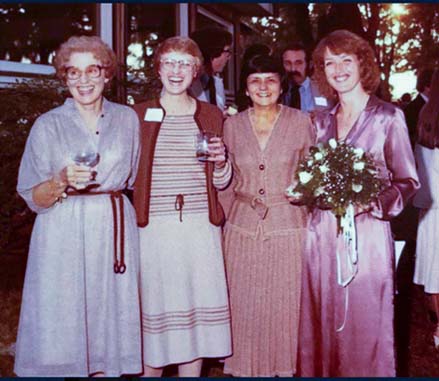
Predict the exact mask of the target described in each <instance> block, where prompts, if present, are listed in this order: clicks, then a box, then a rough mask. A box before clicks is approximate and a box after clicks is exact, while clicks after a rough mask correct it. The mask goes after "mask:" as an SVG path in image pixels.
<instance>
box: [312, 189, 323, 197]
mask: <svg viewBox="0 0 439 381" xmlns="http://www.w3.org/2000/svg"><path fill="white" fill-rule="evenodd" d="M323 193H325V189H324V188H323V187H318V188H317V189H316V190H315V191H314V196H316V197H318V196H320V195H321V194H323Z"/></svg>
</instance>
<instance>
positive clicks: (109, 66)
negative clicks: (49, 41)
mask: <svg viewBox="0 0 439 381" xmlns="http://www.w3.org/2000/svg"><path fill="white" fill-rule="evenodd" d="M72 53H92V54H93V56H94V57H95V58H96V59H97V60H99V61H101V63H102V66H104V67H105V77H106V78H108V79H111V78H113V77H114V75H115V73H116V68H117V61H116V54H115V53H114V52H113V50H112V49H111V48H110V47H109V46H108V45H107V44H106V43H105V42H104V41H102V39H101V38H100V37H97V36H73V37H70V38H69V39H68V40H67V41H66V42H64V43H62V44H61V46H60V47H59V48H58V50H57V51H56V55H55V59H54V61H53V65H54V66H55V70H56V75H57V76H58V78H60V79H64V78H65V73H66V67H67V62H69V60H70V56H71V55H72Z"/></svg>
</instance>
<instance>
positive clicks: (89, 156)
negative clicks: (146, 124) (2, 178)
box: [15, 36, 142, 377]
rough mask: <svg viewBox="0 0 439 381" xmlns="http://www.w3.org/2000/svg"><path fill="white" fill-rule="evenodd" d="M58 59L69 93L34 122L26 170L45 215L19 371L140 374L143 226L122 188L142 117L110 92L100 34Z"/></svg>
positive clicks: (109, 54) (34, 251) (132, 165)
mask: <svg viewBox="0 0 439 381" xmlns="http://www.w3.org/2000/svg"><path fill="white" fill-rule="evenodd" d="M54 64H55V68H56V73H57V75H58V77H60V78H61V79H62V80H63V81H64V82H65V84H66V85H67V87H68V90H69V92H70V95H71V98H68V99H67V100H66V101H65V103H64V104H63V105H62V106H60V107H57V108H55V109H54V110H51V111H49V112H47V113H45V114H43V115H41V116H40V117H39V118H38V119H37V120H36V122H35V124H34V126H33V127H32V129H31V132H30V134H29V137H28V140H27V143H26V148H25V151H24V154H23V158H22V161H21V166H20V171H19V176H18V186H17V190H18V192H19V194H20V195H21V196H22V197H23V198H24V200H25V201H26V202H27V204H28V206H29V207H30V208H31V209H32V210H33V211H34V212H36V213H37V218H36V220H35V225H34V229H33V232H32V238H31V243H30V249H29V258H28V263H27V270H26V279H25V284H24V291H23V302H22V307H21V315H20V323H19V327H18V337H17V349H16V358H15V373H16V374H17V375H19V376H25V377H29V376H32V377H33V376H58V377H61V376H80V377H85V376H89V375H98V374H104V375H105V376H120V375H122V374H135V373H140V372H141V371H142V362H141V329H140V327H141V322H140V311H139V309H140V306H139V294H138V273H139V247H138V231H137V227H136V220H135V212H134V208H133V207H132V205H131V204H130V202H129V201H128V199H127V198H126V196H124V195H123V194H122V190H123V189H124V188H126V187H129V186H131V185H132V184H133V182H134V178H135V175H136V169H137V159H138V141H139V140H138V139H139V121H138V118H137V116H136V114H135V112H134V111H133V110H131V109H130V108H128V107H127V106H122V105H119V104H115V103H112V102H109V101H107V100H106V99H105V98H104V97H103V91H104V88H105V85H106V84H107V83H109V82H110V80H111V78H112V77H113V75H114V72H115V69H116V59H115V55H114V53H113V51H112V50H111V49H110V48H109V47H108V46H107V45H106V44H105V43H104V42H103V41H102V40H101V39H100V38H98V37H86V36H81V37H71V38H70V39H69V40H68V41H67V42H65V43H63V44H62V45H61V47H60V48H59V50H58V51H57V53H56V57H55V62H54Z"/></svg>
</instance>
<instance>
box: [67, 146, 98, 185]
mask: <svg viewBox="0 0 439 381" xmlns="http://www.w3.org/2000/svg"><path fill="white" fill-rule="evenodd" d="M99 159H100V157H99V153H97V152H94V151H80V152H78V153H77V154H76V155H75V156H74V157H73V161H74V162H75V164H76V165H79V166H84V167H88V170H89V171H91V168H93V167H95V166H96V165H98V163H99ZM90 174H91V177H90V179H89V180H88V181H85V182H78V183H77V184H76V188H77V189H84V188H86V187H87V186H89V185H90V183H92V182H93V181H95V180H96V175H97V172H96V171H91V172H90Z"/></svg>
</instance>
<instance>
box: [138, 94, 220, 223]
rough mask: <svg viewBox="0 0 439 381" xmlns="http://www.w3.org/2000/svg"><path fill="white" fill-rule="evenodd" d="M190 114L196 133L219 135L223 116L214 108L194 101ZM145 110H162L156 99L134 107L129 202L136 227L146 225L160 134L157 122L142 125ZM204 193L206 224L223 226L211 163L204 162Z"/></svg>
mask: <svg viewBox="0 0 439 381" xmlns="http://www.w3.org/2000/svg"><path fill="white" fill-rule="evenodd" d="M195 101H196V110H195V114H194V119H195V123H196V124H197V126H198V128H199V129H200V131H204V132H210V133H213V134H216V135H219V136H222V135H223V116H222V113H221V111H220V110H219V109H218V107H216V106H213V105H211V104H209V103H206V102H201V101H199V100H197V99H195ZM148 108H160V109H162V110H163V115H165V110H164V109H163V107H162V106H161V104H160V100H159V99H154V100H151V101H147V102H144V103H139V104H137V105H135V106H134V110H135V111H136V113H137V115H138V117H139V120H140V126H141V128H140V147H141V153H140V159H139V168H138V171H137V177H136V181H135V182H134V193H133V201H134V208H135V210H136V216H137V225H138V226H139V227H145V226H147V225H148V222H149V206H150V196H151V179H152V166H153V160H154V151H155V145H156V142H157V137H158V134H159V131H160V127H161V122H151V121H145V120H144V116H145V113H146V110H147V109H148ZM205 171H206V190H207V199H208V205H209V220H210V222H211V223H212V224H213V225H216V226H221V225H223V224H224V221H225V218H224V212H223V209H222V207H221V204H220V203H219V201H218V195H217V190H216V188H215V186H214V184H213V172H214V163H213V162H206V166H205Z"/></svg>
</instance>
